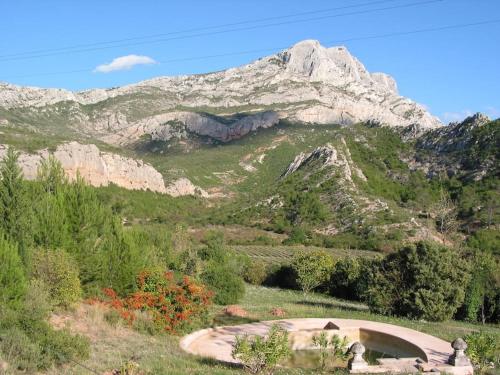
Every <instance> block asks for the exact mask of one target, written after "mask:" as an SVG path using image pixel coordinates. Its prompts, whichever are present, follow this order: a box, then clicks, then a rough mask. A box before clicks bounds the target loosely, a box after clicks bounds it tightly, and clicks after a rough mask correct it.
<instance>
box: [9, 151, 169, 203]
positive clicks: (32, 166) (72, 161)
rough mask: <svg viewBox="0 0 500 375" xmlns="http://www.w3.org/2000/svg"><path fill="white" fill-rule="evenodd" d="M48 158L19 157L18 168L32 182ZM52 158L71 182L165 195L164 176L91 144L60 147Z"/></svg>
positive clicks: (45, 154)
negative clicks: (80, 180) (82, 181)
mask: <svg viewBox="0 0 500 375" xmlns="http://www.w3.org/2000/svg"><path fill="white" fill-rule="evenodd" d="M5 153H6V146H3V145H0V159H3V157H4V156H5ZM49 155H51V153H50V152H49V151H48V150H41V151H39V152H38V153H36V154H27V153H21V154H20V156H19V165H20V167H21V168H22V170H23V174H24V177H25V178H26V179H29V180H33V179H35V178H36V176H37V171H38V167H39V165H40V163H41V162H42V161H43V160H45V159H47V158H48V157H49ZM52 155H53V156H54V158H56V159H57V160H58V161H59V162H60V163H61V165H62V167H63V168H64V171H65V172H66V175H67V176H68V178H69V179H70V180H74V179H75V178H76V176H77V174H78V173H79V174H80V176H82V177H83V179H85V181H87V182H88V183H89V184H90V185H93V186H107V185H109V184H111V183H113V184H116V185H118V186H120V187H123V188H126V189H133V190H151V191H155V192H159V193H166V192H167V190H166V188H165V184H164V182H163V176H162V175H161V174H160V173H159V172H158V171H157V170H156V169H154V168H153V167H152V166H151V165H149V164H146V163H144V162H142V161H140V160H135V159H130V158H125V157H123V156H120V155H117V154H112V153H108V152H101V151H100V150H99V149H98V148H97V146H95V145H92V144H90V145H83V144H80V143H77V142H70V143H66V144H62V145H60V146H58V147H57V149H56V150H55V151H54V152H53V153H52Z"/></svg>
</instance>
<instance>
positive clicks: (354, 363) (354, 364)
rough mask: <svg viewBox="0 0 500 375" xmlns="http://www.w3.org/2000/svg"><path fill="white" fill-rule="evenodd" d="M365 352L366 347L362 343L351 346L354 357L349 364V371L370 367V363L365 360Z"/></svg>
mask: <svg viewBox="0 0 500 375" xmlns="http://www.w3.org/2000/svg"><path fill="white" fill-rule="evenodd" d="M365 350H366V349H365V347H364V345H363V344H361V343H360V342H355V343H354V344H352V345H351V347H350V349H349V352H350V353H352V354H353V357H352V358H351V359H350V360H349V362H348V367H349V370H358V369H363V368H366V367H368V362H366V361H365V360H364V359H363V353H364V352H365Z"/></svg>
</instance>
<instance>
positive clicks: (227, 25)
mask: <svg viewBox="0 0 500 375" xmlns="http://www.w3.org/2000/svg"><path fill="white" fill-rule="evenodd" d="M394 1H399V0H379V1H371V2H367V3H360V4H354V5H348V6H342V7H336V8H326V9H318V10H315V11H309V12H301V13H294V14H289V15H284V16H276V17H267V18H260V19H253V20H246V21H241V22H233V23H226V24H221V25H213V26H206V27H197V28H191V29H185V30H178V31H171V32H168V33H160V34H151V35H143V36H135V37H130V38H124V39H116V40H108V41H103V42H95V43H87V44H77V45H73V46H66V47H60V48H53V49H39V50H32V51H25V52H18V53H13V54H9V55H0V58H6V57H18V56H25V55H32V54H39V53H47V52H59V51H67V50H73V49H78V48H85V47H93V46H99V45H105V44H116V43H123V42H130V41H135V40H143V39H151V38H158V37H164V36H168V35H177V34H186V33H192V32H198V31H204V30H213V29H220V28H225V27H231V26H239V25H246V24H251V23H256V22H266V21H273V20H278V19H285V18H293V17H298V16H304V15H310V14H318V13H326V12H331V11H334V10H342V9H349V8H358V7H363V6H368V5H375V4H382V3H389V2H394Z"/></svg>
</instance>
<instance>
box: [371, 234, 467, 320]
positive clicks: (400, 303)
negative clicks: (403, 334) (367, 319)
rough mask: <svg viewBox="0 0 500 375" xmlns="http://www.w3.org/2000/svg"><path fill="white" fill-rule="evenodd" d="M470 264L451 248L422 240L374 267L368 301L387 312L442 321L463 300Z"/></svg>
mask: <svg viewBox="0 0 500 375" xmlns="http://www.w3.org/2000/svg"><path fill="white" fill-rule="evenodd" d="M467 269H468V263H467V261H466V260H464V259H463V258H462V257H460V256H458V254H456V253H455V252H454V251H452V250H451V249H448V248H445V247H441V246H437V245H434V244H430V243H424V242H420V243H418V244H416V245H410V246H407V247H404V248H403V249H401V250H399V251H398V252H396V253H393V254H389V255H387V256H386V257H385V258H384V259H383V260H382V261H381V262H380V263H378V264H376V265H375V266H374V267H373V269H371V270H370V275H369V280H368V285H367V290H366V293H365V297H366V302H367V303H368V306H369V307H370V310H371V311H372V312H375V313H380V314H385V315H398V316H406V317H410V318H414V319H425V320H429V321H442V320H446V319H450V318H451V317H452V316H453V314H455V312H456V311H457V309H458V307H459V306H460V305H461V304H462V303H463V301H464V296H465V292H464V289H465V286H466V285H467V282H468V279H469V276H468V273H467Z"/></svg>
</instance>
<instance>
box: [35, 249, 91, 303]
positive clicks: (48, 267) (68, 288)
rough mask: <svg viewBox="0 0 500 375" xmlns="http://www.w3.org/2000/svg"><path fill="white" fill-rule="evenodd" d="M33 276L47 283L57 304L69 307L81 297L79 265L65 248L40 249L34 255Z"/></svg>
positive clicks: (53, 300)
mask: <svg viewBox="0 0 500 375" xmlns="http://www.w3.org/2000/svg"><path fill="white" fill-rule="evenodd" d="M33 277H34V278H36V279H39V280H42V281H43V282H44V283H45V284H46V285H47V287H48V288H49V292H50V296H51V299H52V302H53V304H54V305H55V306H62V307H69V306H71V305H72V304H74V303H75V302H77V301H78V300H79V299H80V297H81V294H82V291H81V287H80V279H79V278H78V266H77V265H76V262H75V261H74V260H73V258H72V257H71V256H70V255H69V254H68V253H67V252H65V251H64V250H38V251H37V252H36V253H35V254H34V257H33Z"/></svg>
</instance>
